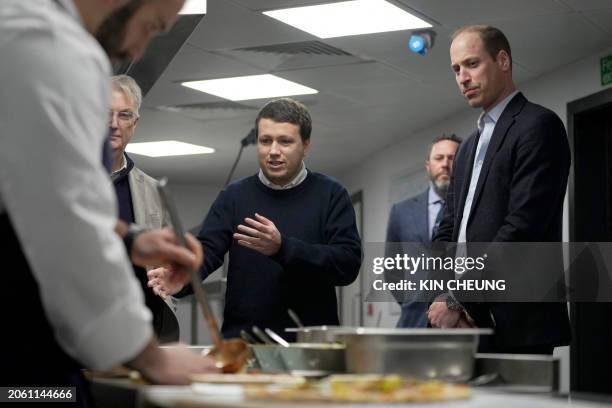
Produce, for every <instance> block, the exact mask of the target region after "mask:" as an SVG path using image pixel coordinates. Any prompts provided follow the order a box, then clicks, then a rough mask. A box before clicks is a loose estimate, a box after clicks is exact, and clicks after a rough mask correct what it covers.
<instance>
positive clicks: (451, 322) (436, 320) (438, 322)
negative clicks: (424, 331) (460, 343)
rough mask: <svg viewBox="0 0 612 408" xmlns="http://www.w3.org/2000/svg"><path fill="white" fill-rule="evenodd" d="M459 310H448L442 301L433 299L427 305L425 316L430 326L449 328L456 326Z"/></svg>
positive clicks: (459, 314)
mask: <svg viewBox="0 0 612 408" xmlns="http://www.w3.org/2000/svg"><path fill="white" fill-rule="evenodd" d="M460 317H461V312H459V311H457V310H450V309H449V308H448V307H447V306H446V302H444V301H435V302H433V303H432V304H431V306H429V310H428V311H427V318H428V319H429V322H430V323H431V326H432V327H439V328H441V329H449V328H453V327H456V326H457V323H458V322H459V318H460Z"/></svg>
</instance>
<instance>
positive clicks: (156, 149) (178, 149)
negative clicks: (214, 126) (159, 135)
mask: <svg viewBox="0 0 612 408" xmlns="http://www.w3.org/2000/svg"><path fill="white" fill-rule="evenodd" d="M125 150H126V151H127V152H128V153H135V154H141V155H143V156H149V157H164V156H186V155H190V154H208V153H214V151H215V149H213V148H210V147H206V146H198V145H194V144H191V143H183V142H177V141H176V140H164V141H162V142H146V143H130V144H128V145H127V147H126V149H125Z"/></svg>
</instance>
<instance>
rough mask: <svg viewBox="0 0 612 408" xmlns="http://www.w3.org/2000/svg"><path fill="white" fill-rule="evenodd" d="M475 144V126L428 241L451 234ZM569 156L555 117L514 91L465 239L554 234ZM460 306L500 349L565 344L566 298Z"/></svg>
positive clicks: (554, 238) (453, 237)
mask: <svg viewBox="0 0 612 408" xmlns="http://www.w3.org/2000/svg"><path fill="white" fill-rule="evenodd" d="M477 145H478V132H477V131H476V132H474V133H473V134H472V135H470V136H469V138H468V139H467V140H466V141H465V142H464V143H462V144H461V146H460V147H459V150H458V151H457V155H456V158H455V162H454V168H453V173H452V177H451V182H450V187H449V191H448V196H447V200H446V206H445V210H444V211H445V212H444V217H443V219H442V221H441V224H440V227H439V228H438V230H437V234H436V236H435V237H434V241H449V242H451V241H454V242H456V241H457V238H458V235H459V227H460V225H461V218H462V216H463V207H464V204H465V200H466V196H467V193H468V189H469V184H470V178H471V172H472V167H473V162H474V156H475V153H476V147H477ZM570 162H571V156H570V150H569V144H568V140H567V134H566V132H565V128H564V126H563V123H562V122H561V120H560V119H559V117H558V116H557V115H556V114H555V113H554V112H552V111H550V110H548V109H546V108H544V107H542V106H539V105H536V104H533V103H531V102H529V101H527V99H526V98H525V97H524V96H523V95H522V94H521V93H519V94H517V95H516V96H515V97H514V98H512V100H511V101H510V103H509V104H508V105H507V106H506V109H505V110H504V112H503V113H502V115H501V116H500V118H499V120H498V121H497V124H496V126H495V129H494V131H493V135H492V137H491V141H490V143H489V147H488V149H487V153H486V156H485V160H484V163H483V166H482V170H481V173H480V176H479V179H478V184H477V187H476V192H475V194H474V199H473V203H472V209H471V212H470V218H469V220H468V223H467V230H466V238H467V242H558V241H561V239H562V236H561V234H562V218H563V199H564V196H565V191H566V186H567V177H568V173H569V167H570ZM530 272H531V271H525V272H524V273H530ZM465 306H466V309H467V310H468V313H470V315H471V316H472V317H473V318H474V319H475V321H476V323H477V325H478V326H479V327H493V326H494V327H495V336H494V343H495V345H496V346H497V347H496V348H497V349H499V350H503V349H505V348H513V347H524V346H534V345H553V346H558V345H565V344H568V342H569V339H570V330H569V319H568V315H567V307H566V304H565V303H472V304H466V305H465ZM491 315H492V316H493V319H494V321H493V319H492V318H491Z"/></svg>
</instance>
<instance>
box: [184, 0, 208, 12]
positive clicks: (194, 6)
mask: <svg viewBox="0 0 612 408" xmlns="http://www.w3.org/2000/svg"><path fill="white" fill-rule="evenodd" d="M179 14H206V0H187V1H186V2H185V4H184V5H183V8H182V9H181V11H179Z"/></svg>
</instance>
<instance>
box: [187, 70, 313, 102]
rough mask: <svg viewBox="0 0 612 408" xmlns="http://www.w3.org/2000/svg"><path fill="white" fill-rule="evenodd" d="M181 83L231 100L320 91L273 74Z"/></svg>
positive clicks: (306, 93)
mask: <svg viewBox="0 0 612 408" xmlns="http://www.w3.org/2000/svg"><path fill="white" fill-rule="evenodd" d="M181 85H183V86H186V87H188V88H192V89H195V90H197V91H200V92H206V93H208V94H211V95H215V96H219V97H221V98H225V99H229V100H230V101H246V100H249V99H264V98H276V97H280V96H291V95H309V94H316V93H318V92H319V91H317V90H316V89H312V88H309V87H307V86H304V85H300V84H298V83H295V82H292V81H288V80H286V79H283V78H280V77H277V76H276V75H272V74H264V75H249V76H242V77H234V78H221V79H208V80H204V81H190V82H183V83H182V84H181Z"/></svg>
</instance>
